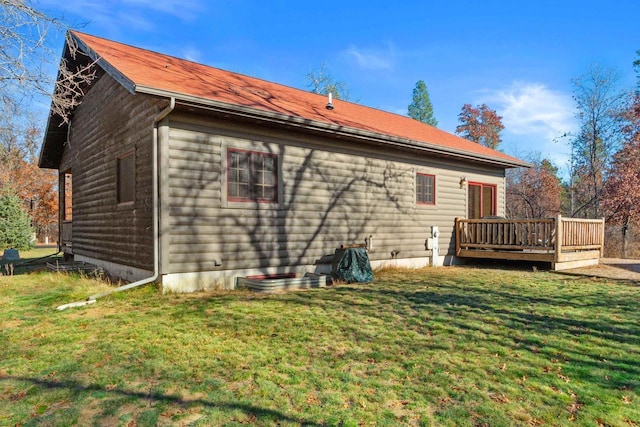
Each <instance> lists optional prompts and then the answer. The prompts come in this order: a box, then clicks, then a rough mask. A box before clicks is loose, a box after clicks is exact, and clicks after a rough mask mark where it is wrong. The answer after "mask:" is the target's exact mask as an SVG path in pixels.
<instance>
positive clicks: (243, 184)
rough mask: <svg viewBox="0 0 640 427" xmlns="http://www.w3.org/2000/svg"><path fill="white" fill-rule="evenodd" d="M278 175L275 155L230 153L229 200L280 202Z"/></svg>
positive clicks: (229, 151)
mask: <svg viewBox="0 0 640 427" xmlns="http://www.w3.org/2000/svg"><path fill="white" fill-rule="evenodd" d="M277 171H278V156H277V155H276V154H271V153H262V152H257V151H245V150H237V149H231V148H229V149H227V200H228V201H231V202H260V203H273V202H277V201H278V173H277Z"/></svg>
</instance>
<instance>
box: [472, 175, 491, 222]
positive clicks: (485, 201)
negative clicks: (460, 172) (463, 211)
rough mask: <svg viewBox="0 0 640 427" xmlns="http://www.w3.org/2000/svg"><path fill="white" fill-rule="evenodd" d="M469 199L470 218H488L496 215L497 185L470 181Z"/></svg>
mask: <svg viewBox="0 0 640 427" xmlns="http://www.w3.org/2000/svg"><path fill="white" fill-rule="evenodd" d="M468 197H469V200H468V201H467V206H468V212H467V218H468V219H480V218H487V217H492V216H495V215H496V209H497V201H496V186H495V185H491V184H481V183H478V182H470V183H469V190H468Z"/></svg>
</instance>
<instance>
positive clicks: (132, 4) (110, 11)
mask: <svg viewBox="0 0 640 427" xmlns="http://www.w3.org/2000/svg"><path fill="white" fill-rule="evenodd" d="M41 3H42V4H43V5H44V6H45V7H47V6H48V7H49V8H52V9H55V10H57V11H61V12H63V13H64V14H65V15H67V17H71V19H70V21H71V22H73V20H74V18H75V17H76V16H78V15H77V14H78V11H81V12H80V14H81V16H83V17H84V18H82V19H88V20H89V22H92V23H95V24H97V25H99V26H102V27H105V28H107V29H109V30H116V29H120V28H122V27H123V23H124V24H125V25H126V26H132V27H134V28H139V27H142V28H143V29H144V30H149V29H150V28H154V27H155V23H154V22H153V18H152V17H150V16H149V13H150V12H156V13H160V14H165V15H169V16H172V17H175V18H177V19H179V20H182V21H190V20H193V19H195V18H197V16H198V12H199V11H200V10H202V9H203V8H204V5H203V3H202V2H201V0H112V1H104V0H65V1H63V2H60V1H59V0H41ZM85 23H86V21H81V22H79V24H80V25H82V24H85Z"/></svg>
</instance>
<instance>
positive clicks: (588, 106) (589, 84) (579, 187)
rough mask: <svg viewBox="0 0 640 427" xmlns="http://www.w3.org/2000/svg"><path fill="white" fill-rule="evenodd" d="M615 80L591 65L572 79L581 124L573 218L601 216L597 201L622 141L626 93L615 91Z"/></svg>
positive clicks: (612, 73) (575, 149)
mask: <svg viewBox="0 0 640 427" xmlns="http://www.w3.org/2000/svg"><path fill="white" fill-rule="evenodd" d="M618 81H619V75H618V73H616V72H615V71H614V70H611V69H603V68H601V67H599V66H592V67H591V68H590V69H589V71H588V72H587V73H586V74H584V75H583V76H581V77H579V78H577V79H574V80H573V85H574V91H573V93H574V95H573V98H574V100H575V102H576V106H577V109H578V114H577V117H578V120H579V121H580V131H579V132H578V134H577V135H576V137H575V138H574V139H573V141H572V149H573V153H574V155H575V159H574V160H575V168H574V170H573V171H572V173H573V174H574V176H573V177H572V178H573V182H574V186H573V187H574V188H573V190H574V191H575V198H576V202H577V203H578V204H577V206H576V209H575V212H573V214H574V215H576V216H585V217H594V218H597V217H599V216H601V215H602V212H601V208H600V199H601V197H602V193H603V189H604V183H605V181H606V179H607V176H606V173H607V171H608V170H609V167H610V165H611V160H612V156H613V153H614V152H615V151H617V149H618V148H619V147H620V142H621V140H622V129H623V126H622V122H623V120H624V116H623V114H622V112H623V109H624V104H625V100H626V99H627V94H626V93H625V92H623V91H621V90H619V89H618Z"/></svg>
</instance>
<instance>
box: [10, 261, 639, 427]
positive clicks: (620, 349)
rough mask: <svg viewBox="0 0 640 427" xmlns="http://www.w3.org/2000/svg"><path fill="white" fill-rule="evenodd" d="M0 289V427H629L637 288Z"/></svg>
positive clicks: (535, 276) (41, 281) (396, 283)
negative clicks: (91, 299)
mask: <svg viewBox="0 0 640 427" xmlns="http://www.w3.org/2000/svg"><path fill="white" fill-rule="evenodd" d="M105 288H107V285H106V284H104V283H101V282H99V281H94V280H91V279H87V278H80V277H77V276H67V275H62V274H56V273H46V272H39V273H32V274H24V275H19V276H14V277H0V324H1V325H2V329H1V331H0V425H12V426H13V425H21V426H28V425H63V426H67V425H73V424H77V425H82V426H90V425H98V426H101V425H104V426H111V425H123V426H133V425H136V426H155V425H229V426H233V425H243V424H251V425H268V426H270V425H285V426H296V425H309V426H314V425H343V426H357V425H382V426H384V425H389V426H395V425H425V426H426V425H445V426H446V425H451V426H452V425H469V426H476V425H487V426H513V425H589V426H599V425H600V426H609V425H611V426H635V425H640V309H639V308H638V302H639V301H640V288H639V287H637V286H636V285H634V284H630V283H623V282H613V281H605V280H597V279H586V278H577V277H572V276H560V275H555V274H552V273H546V272H533V271H514V270H506V271H505V270H495V269H485V268H457V267H456V268H454V267H450V268H437V269H430V268H427V269H423V270H418V271H386V272H379V273H377V276H376V281H375V283H373V284H367V285H360V284H359V285H339V286H336V287H331V288H327V289H317V290H309V291H300V292H290V293H286V294H276V295H263V294H255V293H248V292H242V291H233V292H210V293H196V294H188V295H161V294H160V293H159V292H158V290H157V289H155V288H154V287H145V288H140V289H137V290H132V291H129V292H123V293H120V294H114V295H112V296H109V297H106V298H104V299H101V300H99V301H98V302H97V303H96V304H94V305H90V306H86V307H82V308H77V309H69V310H66V311H62V312H58V311H56V310H55V307H57V306H58V305H61V304H64V303H67V302H72V301H77V300H81V299H84V298H86V296H87V295H89V294H92V293H96V292H99V291H102V290H104V289H105Z"/></svg>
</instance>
